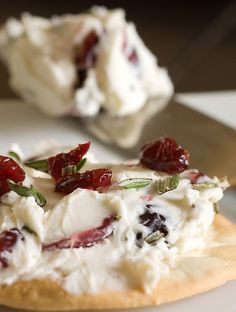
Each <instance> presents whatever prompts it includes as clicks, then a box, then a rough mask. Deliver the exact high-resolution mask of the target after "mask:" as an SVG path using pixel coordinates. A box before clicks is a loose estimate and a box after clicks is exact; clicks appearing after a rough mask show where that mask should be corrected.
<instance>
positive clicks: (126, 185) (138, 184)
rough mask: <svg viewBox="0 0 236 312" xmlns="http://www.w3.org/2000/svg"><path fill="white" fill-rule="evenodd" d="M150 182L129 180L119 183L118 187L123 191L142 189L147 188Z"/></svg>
mask: <svg viewBox="0 0 236 312" xmlns="http://www.w3.org/2000/svg"><path fill="white" fill-rule="evenodd" d="M152 181H153V180H152V179H150V178H130V179H126V180H123V181H121V182H119V183H118V185H119V186H121V187H123V188H125V189H130V188H142V187H145V186H148V185H149V184H150V183H152Z"/></svg>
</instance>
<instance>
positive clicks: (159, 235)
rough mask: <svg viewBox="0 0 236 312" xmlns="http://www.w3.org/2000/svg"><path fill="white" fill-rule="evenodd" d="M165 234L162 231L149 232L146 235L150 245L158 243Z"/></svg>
mask: <svg viewBox="0 0 236 312" xmlns="http://www.w3.org/2000/svg"><path fill="white" fill-rule="evenodd" d="M163 236H164V234H163V233H161V232H160V231H156V232H154V233H151V234H149V235H148V236H146V237H145V241H146V242H147V243H148V244H150V245H156V243H157V242H158V241H159V240H160V239H161V238H162V237H163Z"/></svg>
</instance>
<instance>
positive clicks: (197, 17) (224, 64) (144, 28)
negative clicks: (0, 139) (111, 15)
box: [0, 0, 236, 98]
mask: <svg viewBox="0 0 236 312" xmlns="http://www.w3.org/2000/svg"><path fill="white" fill-rule="evenodd" d="M95 4H97V5H105V6H107V7H108V8H116V7H123V8H124V9H125V10H126V13H127V19H128V20H130V21H133V22H134V23H135V24H136V26H137V29H138V32H139V33H140V35H141V37H142V38H143V40H144V42H145V43H146V45H147V46H148V47H149V48H150V49H151V50H152V51H153V52H154V53H155V54H156V55H157V56H158V59H159V63H160V64H161V65H164V66H166V67H167V68H168V70H169V73H170V75H171V77H172V79H173V81H174V84H175V88H176V91H177V92H192V91H194V92H195V91H214V90H230V89H235V87H236V1H228V0H218V1H217V0H215V1H189V0H188V1H187V0H184V1H181V0H179V1H177V0H172V1H150V0H149V1H147V0H146V1H139V2H138V1H130V0H129V1H128V0H127V1H116V0H110V1H105V0H104V1H99V0H97V1H94V0H93V1H90V0H77V1H72V0H66V1H32V0H31V1H26V0H21V1H19V0H15V1H13V0H8V1H1V2H0V23H1V24H2V23H4V22H5V20H6V19H7V18H8V17H10V16H14V17H20V15H21V13H22V12H25V11H27V12H30V13H32V14H34V15H39V16H44V17H50V16H51V15H55V14H65V13H75V14H77V13H80V12H81V11H82V10H86V9H88V8H90V7H91V6H92V5H95ZM7 80H8V74H7V71H6V69H5V68H4V66H3V65H2V64H0V98H3V97H12V96H14V94H13V93H12V91H11V90H10V89H9V87H8V83H7Z"/></svg>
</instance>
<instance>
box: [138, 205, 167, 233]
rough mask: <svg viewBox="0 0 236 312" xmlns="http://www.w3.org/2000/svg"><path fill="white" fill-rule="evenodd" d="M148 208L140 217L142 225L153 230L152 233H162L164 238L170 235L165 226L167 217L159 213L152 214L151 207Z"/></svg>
mask: <svg viewBox="0 0 236 312" xmlns="http://www.w3.org/2000/svg"><path fill="white" fill-rule="evenodd" d="M146 207H147V210H146V211H145V212H144V213H143V214H142V215H141V216H139V218H140V221H141V224H143V225H144V226H147V227H148V228H149V229H150V230H151V233H154V232H156V231H160V232H161V233H162V234H163V235H164V236H166V235H167V234H168V230H167V227H166V225H165V224H164V221H165V220H166V219H165V217H164V216H162V215H161V214H159V213H157V212H151V211H150V209H149V207H148V206H146Z"/></svg>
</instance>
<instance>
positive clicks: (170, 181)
mask: <svg viewBox="0 0 236 312" xmlns="http://www.w3.org/2000/svg"><path fill="white" fill-rule="evenodd" d="M179 180H180V178H179V174H176V175H174V176H171V177H166V178H164V179H159V180H158V181H156V182H155V187H156V191H157V194H158V195H162V194H164V193H166V192H169V191H172V190H174V189H176V188H177V187H178V185H179Z"/></svg>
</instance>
